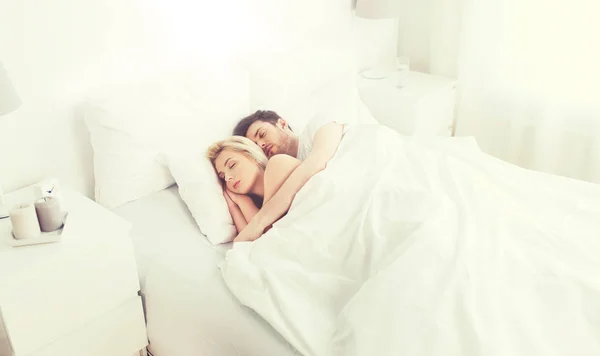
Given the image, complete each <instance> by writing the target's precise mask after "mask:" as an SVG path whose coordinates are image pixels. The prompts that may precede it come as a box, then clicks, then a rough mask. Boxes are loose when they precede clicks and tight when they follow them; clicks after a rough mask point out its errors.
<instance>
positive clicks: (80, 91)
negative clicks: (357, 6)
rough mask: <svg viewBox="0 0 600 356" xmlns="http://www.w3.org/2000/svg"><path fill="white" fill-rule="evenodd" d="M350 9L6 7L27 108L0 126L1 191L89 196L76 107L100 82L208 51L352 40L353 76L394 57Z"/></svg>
mask: <svg viewBox="0 0 600 356" xmlns="http://www.w3.org/2000/svg"><path fill="white" fill-rule="evenodd" d="M352 6H353V1H352V0H328V1H322V0H286V1H281V0H253V1H248V0H220V1H218V2H216V1H209V0H201V1H188V0H148V1H145V2H140V1H134V0H103V1H94V0H80V1H71V0H55V1H51V2H47V1H41V2H40V1H36V0H21V1H16V2H12V3H11V5H10V6H7V7H4V8H3V11H2V12H0V24H1V25H0V26H1V29H2V30H1V31H0V60H1V61H2V62H3V63H4V65H5V67H6V69H7V71H8V72H9V74H10V76H11V78H12V79H13V82H14V84H15V87H16V89H17V91H18V92H19V94H20V96H21V98H22V100H23V106H22V107H21V109H19V110H18V111H16V112H15V113H13V114H11V115H8V116H5V117H3V119H2V120H0V183H1V184H2V185H3V187H4V190H5V191H11V190H13V189H17V188H20V187H22V186H25V185H28V184H31V183H33V182H35V181H38V180H40V179H41V178H43V177H46V176H55V177H58V178H59V179H60V180H61V181H62V182H63V183H64V184H66V185H69V186H71V187H73V188H75V189H77V190H79V191H81V192H82V193H84V194H86V195H87V196H89V197H92V196H93V184H94V182H93V166H92V159H91V158H92V150H91V146H90V144H89V139H88V133H87V129H86V127H85V125H84V123H83V122H82V120H81V118H80V115H79V113H78V112H77V107H78V105H79V103H80V102H81V100H82V98H84V97H85V95H86V93H88V91H89V90H91V89H93V88H95V87H97V86H99V85H101V84H102V83H105V84H106V83H111V82H117V81H123V80H128V79H130V78H132V77H136V76H143V75H145V74H146V73H151V72H153V71H154V70H155V69H156V68H157V67H160V66H173V65H177V64H178V63H180V62H181V61H193V60H194V58H198V57H202V56H203V55H204V54H206V53H208V52H210V53H212V54H213V55H214V53H215V52H221V53H223V54H224V55H225V54H231V53H232V52H236V53H243V55H245V56H260V55H261V48H266V47H261V46H271V45H273V44H284V43H285V44H286V45H288V46H295V45H296V44H298V43H301V42H302V41H312V40H313V39H319V40H321V41H327V40H336V41H339V40H340V38H343V37H347V38H352V39H353V41H354V42H353V43H354V45H355V46H356V52H355V53H360V54H361V55H360V56H358V57H357V58H358V66H359V68H364V67H366V66H368V65H370V64H372V63H373V62H374V61H376V59H377V56H378V55H380V54H381V53H387V52H389V51H390V47H391V48H394V49H395V42H390V43H381V42H380V41H376V40H375V39H378V38H381V37H382V36H389V33H390V31H392V32H393V33H395V31H396V30H395V29H394V28H393V26H394V23H393V22H390V21H387V23H386V22H385V20H384V22H381V21H371V22H369V21H368V20H362V19H356V18H354V16H353V11H352ZM31 8H35V9H36V11H30V9H31ZM324 43H325V42H324ZM332 43H333V42H332ZM374 44H375V45H374ZM353 60H354V59H353Z"/></svg>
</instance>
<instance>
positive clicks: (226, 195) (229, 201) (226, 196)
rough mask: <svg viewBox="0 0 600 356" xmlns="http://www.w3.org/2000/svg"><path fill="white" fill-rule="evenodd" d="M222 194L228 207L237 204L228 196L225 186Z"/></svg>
mask: <svg viewBox="0 0 600 356" xmlns="http://www.w3.org/2000/svg"><path fill="white" fill-rule="evenodd" d="M223 196H224V197H225V201H226V202H227V206H228V207H230V208H231V207H233V206H237V204H236V203H235V202H234V201H233V199H231V197H230V196H229V191H228V190H227V188H225V186H223Z"/></svg>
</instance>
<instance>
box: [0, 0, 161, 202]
mask: <svg viewBox="0 0 600 356" xmlns="http://www.w3.org/2000/svg"><path fill="white" fill-rule="evenodd" d="M135 3H136V2H134V1H130V2H126V1H119V0H103V1H90V0H55V1H43V0H20V1H10V0H2V5H1V10H0V60H1V61H3V62H4V65H5V67H6V70H7V71H8V73H9V75H10V76H11V77H12V79H13V82H14V85H15V87H16V89H17V91H18V92H19V94H20V96H21V98H22V101H23V106H22V107H21V109H19V110H18V111H16V112H15V113H13V114H11V115H8V116H5V117H3V119H2V120H0V142H1V149H0V181H1V182H2V183H3V186H4V188H5V191H10V190H12V189H14V188H18V187H21V186H24V185H27V184H30V183H33V182H35V181H37V180H39V179H40V178H42V177H44V176H47V175H53V176H57V177H58V178H59V179H61V180H62V181H63V182H64V183H65V184H68V185H71V186H73V187H74V188H76V189H78V190H80V191H82V192H85V193H86V194H88V195H91V193H92V187H93V186H92V179H91V177H92V171H91V160H90V157H91V148H90V146H89V144H88V143H87V131H86V129H85V127H84V126H83V124H82V122H81V121H80V120H75V118H76V112H75V107H76V105H77V104H78V102H79V101H80V99H81V98H82V96H83V95H84V94H85V92H86V91H87V90H88V89H90V87H91V86H92V85H93V84H95V83H97V82H98V81H99V80H101V79H102V80H106V79H110V78H112V77H117V76H120V75H122V74H125V73H127V72H128V71H130V70H132V69H133V68H135V67H136V66H138V65H139V66H142V67H143V66H144V63H143V62H141V63H140V62H138V59H140V58H144V57H146V58H152V57H153V56H155V55H156V54H157V53H159V52H160V50H161V48H164V47H165V46H164V41H165V38H164V36H162V35H161V31H159V29H160V26H157V21H156V16H155V15H153V13H152V11H151V9H148V8H146V9H144V8H141V7H139V6H136V5H135Z"/></svg>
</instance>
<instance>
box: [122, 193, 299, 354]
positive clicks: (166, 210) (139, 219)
mask: <svg viewBox="0 0 600 356" xmlns="http://www.w3.org/2000/svg"><path fill="white" fill-rule="evenodd" d="M115 212H116V213H117V214H119V215H120V216H122V217H124V218H125V219H127V220H129V221H130V222H132V224H133V229H132V232H131V237H132V239H133V244H134V248H135V253H136V258H137V262H138V271H139V274H140V284H141V289H142V296H143V300H144V304H145V311H146V319H147V330H148V339H149V341H150V346H149V349H150V351H151V352H152V354H153V355H154V356H172V355H218V356H234V355H235V356H259V355H282V356H286V355H294V354H295V351H294V349H293V348H292V347H291V346H290V345H289V344H288V343H287V342H286V341H284V340H283V338H282V337H281V336H280V335H279V334H278V333H277V332H275V331H274V330H273V329H272V327H271V326H269V325H268V324H267V323H266V322H265V321H264V320H263V319H262V318H260V317H259V316H258V315H256V314H255V313H254V312H253V311H252V310H250V309H249V308H246V307H244V306H242V305H240V304H239V302H238V301H237V300H236V299H235V298H234V297H233V295H232V294H231V292H230V291H229V290H228V289H227V287H226V286H225V284H224V282H223V278H222V277H221V274H220V271H219V268H218V264H219V263H221V262H222V261H223V259H224V255H225V251H226V250H228V249H229V248H230V246H231V245H230V244H228V245H217V246H213V245H211V244H210V243H209V242H208V240H206V238H205V237H204V236H203V235H202V234H201V233H200V231H199V229H198V226H197V225H196V223H195V222H194V220H193V218H192V216H191V215H190V213H189V211H188V210H187V208H186V206H185V203H184V202H183V201H182V200H181V198H180V197H179V193H178V191H177V186H173V187H170V188H168V189H165V190H163V191H159V192H156V193H153V194H151V195H149V196H147V197H144V198H142V199H139V200H136V201H134V202H131V203H128V204H126V205H124V206H121V207H119V208H117V209H116V210H115Z"/></svg>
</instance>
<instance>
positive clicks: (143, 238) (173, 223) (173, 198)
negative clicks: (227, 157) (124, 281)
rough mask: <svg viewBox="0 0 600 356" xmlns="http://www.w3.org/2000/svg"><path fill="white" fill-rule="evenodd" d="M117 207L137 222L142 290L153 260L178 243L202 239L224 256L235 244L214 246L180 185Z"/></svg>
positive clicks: (136, 246)
mask: <svg viewBox="0 0 600 356" xmlns="http://www.w3.org/2000/svg"><path fill="white" fill-rule="evenodd" d="M114 211H115V213H116V214H118V215H120V216H121V217H123V218H124V219H126V220H128V221H130V222H131V223H132V224H133V228H132V230H131V238H132V240H133V245H134V249H135V257H136V261H137V267H138V274H139V276H140V284H141V288H142V293H143V292H144V290H145V283H146V275H147V274H148V268H149V266H150V265H151V264H152V261H154V259H155V258H156V257H158V256H160V254H161V253H164V252H165V251H167V250H169V249H171V248H173V246H174V245H181V244H185V243H186V242H198V241H200V242H202V243H203V244H204V245H205V246H206V247H207V248H208V249H210V250H211V251H213V252H214V253H216V254H217V255H218V256H224V255H225V252H226V251H227V250H228V249H229V248H230V247H231V244H225V245H216V246H213V245H211V244H210V243H209V242H208V240H207V239H206V237H205V236H204V235H203V234H202V233H201V232H200V230H199V229H198V226H197V225H196V224H195V222H194V219H193V217H192V216H191V214H190V213H189V210H188V209H187V207H186V205H185V203H184V202H183V200H182V199H181V198H180V197H179V193H178V191H177V186H176V185H174V186H171V187H169V188H167V189H164V190H161V191H158V192H156V193H152V194H150V195H148V196H146V197H144V198H141V199H138V200H135V201H133V202H130V203H128V204H125V205H122V206H120V207H118V208H116V209H115V210H114Z"/></svg>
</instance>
